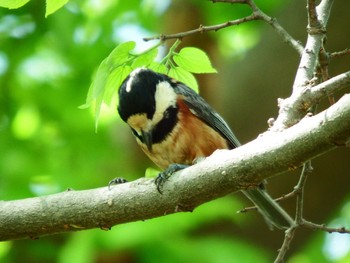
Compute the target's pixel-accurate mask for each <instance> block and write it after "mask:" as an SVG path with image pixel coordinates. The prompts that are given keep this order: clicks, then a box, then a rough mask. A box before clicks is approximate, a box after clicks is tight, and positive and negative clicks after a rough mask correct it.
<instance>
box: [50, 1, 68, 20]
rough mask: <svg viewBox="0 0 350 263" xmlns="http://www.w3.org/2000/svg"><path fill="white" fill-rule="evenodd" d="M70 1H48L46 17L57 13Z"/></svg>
mask: <svg viewBox="0 0 350 263" xmlns="http://www.w3.org/2000/svg"><path fill="white" fill-rule="evenodd" d="M67 2H68V0H46V12H45V17H48V16H49V15H51V14H53V13H55V12H56V11H57V10H58V9H60V8H61V7H62V6H64V5H65V4H66V3H67Z"/></svg>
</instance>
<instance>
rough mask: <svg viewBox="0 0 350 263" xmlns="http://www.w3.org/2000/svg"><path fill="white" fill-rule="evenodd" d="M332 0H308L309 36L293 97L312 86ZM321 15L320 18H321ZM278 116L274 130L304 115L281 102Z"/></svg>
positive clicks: (295, 80)
mask: <svg viewBox="0 0 350 263" xmlns="http://www.w3.org/2000/svg"><path fill="white" fill-rule="evenodd" d="M332 2H333V1H332V0H323V1H321V3H320V4H319V5H318V6H317V7H316V5H315V0H308V1H307V3H308V8H307V11H308V38H307V42H306V45H305V48H304V51H303V53H302V56H301V59H300V63H299V66H298V70H297V72H296V75H295V79H294V84H293V92H292V96H291V97H294V98H295V97H300V98H302V96H303V92H304V89H305V87H307V86H310V85H311V86H312V85H314V84H315V83H313V81H312V79H313V77H314V74H315V72H316V65H317V62H318V54H319V52H320V49H321V47H322V45H323V41H324V38H325V36H326V29H325V28H326V25H327V22H328V17H329V15H330V11H331V7H332ZM319 17H320V18H319ZM279 107H280V112H279V115H278V118H277V119H276V121H275V122H274V127H273V129H274V130H282V129H285V128H287V127H290V126H292V125H294V124H295V123H297V122H298V121H299V120H300V119H301V118H302V117H303V116H304V115H300V114H298V110H299V109H298V108H293V109H292V108H289V107H290V105H288V104H280V105H279Z"/></svg>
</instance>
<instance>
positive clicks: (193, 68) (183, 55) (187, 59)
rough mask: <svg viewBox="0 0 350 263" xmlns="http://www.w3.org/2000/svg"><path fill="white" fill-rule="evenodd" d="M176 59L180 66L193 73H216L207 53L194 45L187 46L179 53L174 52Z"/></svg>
mask: <svg viewBox="0 0 350 263" xmlns="http://www.w3.org/2000/svg"><path fill="white" fill-rule="evenodd" d="M173 59H174V61H175V62H176V64H177V65H178V66H180V67H181V68H183V69H184V70H187V71H189V72H192V73H216V72H217V71H216V69H215V68H213V67H212V65H211V63H210V60H209V58H208V56H207V54H206V53H205V52H204V51H202V50H200V49H198V48H194V47H185V48H183V49H181V50H180V52H179V53H178V54H174V57H173Z"/></svg>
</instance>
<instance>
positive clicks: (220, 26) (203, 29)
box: [143, 14, 260, 41]
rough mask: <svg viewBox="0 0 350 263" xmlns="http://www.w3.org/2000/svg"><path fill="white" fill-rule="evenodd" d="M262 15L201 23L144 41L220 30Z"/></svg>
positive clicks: (147, 38)
mask: <svg viewBox="0 0 350 263" xmlns="http://www.w3.org/2000/svg"><path fill="white" fill-rule="evenodd" d="M259 19H260V17H258V16H256V15H255V14H251V15H249V16H246V17H243V18H240V19H236V20H231V21H227V22H225V23H222V24H217V25H213V26H203V25H200V26H199V27H198V28H197V29H193V30H189V31H185V32H181V33H176V34H170V35H159V36H154V37H145V38H143V40H144V41H149V40H155V39H160V40H161V41H165V40H168V39H174V38H180V39H181V38H183V37H186V36H189V35H193V34H197V33H205V32H209V31H218V30H220V29H223V28H226V27H229V26H234V25H239V24H242V23H245V22H248V21H253V20H259Z"/></svg>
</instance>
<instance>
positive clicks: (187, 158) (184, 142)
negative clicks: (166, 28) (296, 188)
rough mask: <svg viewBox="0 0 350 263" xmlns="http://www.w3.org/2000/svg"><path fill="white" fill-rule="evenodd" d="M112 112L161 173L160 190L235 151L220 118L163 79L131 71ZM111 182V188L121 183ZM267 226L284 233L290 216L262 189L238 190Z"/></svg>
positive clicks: (189, 91)
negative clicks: (170, 179)
mask: <svg viewBox="0 0 350 263" xmlns="http://www.w3.org/2000/svg"><path fill="white" fill-rule="evenodd" d="M118 112H119V115H120V117H121V118H122V120H123V121H125V122H126V123H127V124H128V125H129V126H130V128H131V131H132V133H133V134H134V136H135V137H136V141H137V143H138V144H139V145H140V147H141V149H142V150H143V151H144V152H145V154H146V155H147V156H148V157H149V158H150V159H151V160H152V161H153V162H154V163H155V164H156V165H157V166H158V167H160V168H161V169H163V170H165V172H163V173H160V175H159V176H158V177H157V178H156V180H155V183H156V185H157V189H158V191H159V192H161V189H160V188H161V185H162V184H163V183H164V181H165V180H166V179H167V176H168V175H171V174H172V173H174V172H175V171H177V170H179V169H183V168H185V167H187V166H189V165H192V164H194V163H196V162H197V161H198V160H201V159H203V158H205V157H207V156H209V155H211V154H212V153H213V152H214V151H215V150H217V149H233V148H236V147H239V146H240V143H239V141H238V139H237V138H236V136H235V135H234V134H233V132H232V131H231V129H230V128H229V126H228V125H227V124H226V122H225V121H224V119H223V118H222V117H221V116H220V115H219V114H218V113H217V112H216V111H215V110H214V109H213V108H212V107H211V106H210V105H209V104H208V103H207V102H206V101H205V100H204V99H203V98H202V97H201V96H200V95H198V94H197V93H196V92H194V91H193V90H192V89H191V88H189V87H188V86H186V85H185V84H184V83H182V82H179V81H177V80H175V79H173V78H170V77H169V76H167V75H165V74H160V73H156V72H154V71H152V70H150V69H146V68H137V69H135V70H133V71H132V72H131V73H130V74H129V76H127V77H126V79H125V80H124V81H123V83H122V84H121V86H120V88H119V105H118ZM122 182H124V180H123V179H120V178H116V179H115V180H112V181H111V182H110V184H111V183H122ZM242 192H243V193H244V194H245V195H246V196H247V197H248V198H249V199H250V200H251V201H252V202H253V203H254V204H255V205H256V206H257V208H258V210H259V211H260V212H261V213H262V215H263V216H264V218H265V219H266V221H267V222H268V223H270V224H271V225H273V226H275V227H277V228H280V229H287V228H289V227H290V226H291V225H292V224H293V220H292V219H291V217H290V216H289V215H288V214H287V213H286V212H285V211H284V210H283V209H282V208H281V207H280V206H279V205H278V204H277V203H276V202H275V201H274V200H273V199H272V198H271V197H270V196H269V195H268V194H267V192H266V191H265V190H264V189H263V187H259V188H256V189H251V190H243V191H242Z"/></svg>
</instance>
